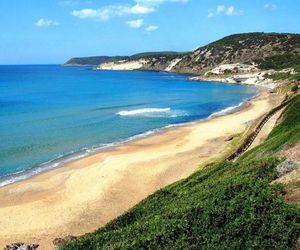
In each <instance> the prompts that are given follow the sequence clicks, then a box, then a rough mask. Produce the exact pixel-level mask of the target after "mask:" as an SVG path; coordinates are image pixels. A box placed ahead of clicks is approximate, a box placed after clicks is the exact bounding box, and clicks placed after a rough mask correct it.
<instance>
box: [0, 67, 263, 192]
mask: <svg viewBox="0 0 300 250" xmlns="http://www.w3.org/2000/svg"><path fill="white" fill-rule="evenodd" d="M256 93H257V90H256V88H253V87H249V86H241V85H226V84H220V83H207V82H201V83H199V82H193V81H189V80H188V79H187V76H184V75H178V74H169V73H160V72H141V71H132V72H126V71H93V70H91V69H90V68H87V67H61V66H57V65H47V66H46V65H43V66H36V65H35V66H0V186H1V185H4V184H8V183H10V182H12V181H15V180H18V179H23V178H25V177H28V176H31V175H32V174H34V173H37V172H40V171H42V170H45V169H49V168H53V167H56V166H59V165H60V164H62V163H64V162H67V161H69V160H71V159H73V158H76V157H77V158H79V157H82V156H83V155H86V154H88V153H89V152H91V151H93V149H98V148H99V147H103V146H106V145H113V144H112V143H117V142H121V141H124V140H128V139H130V138H135V136H136V135H140V136H142V135H143V134H145V133H146V134H147V132H148V131H152V130H155V129H159V128H162V127H165V126H168V125H172V124H179V123H185V122H190V121H195V120H198V119H204V118H207V117H209V116H210V115H211V114H213V113H215V112H219V111H222V110H224V109H226V108H228V107H233V106H237V105H239V104H240V103H241V102H243V101H245V100H246V99H249V98H251V97H252V96H254V95H255V94H256ZM148 133H149V132H148ZM66 155H67V156H68V157H63V158H61V157H62V156H66ZM55 159H56V160H55ZM53 160H54V161H53Z"/></svg>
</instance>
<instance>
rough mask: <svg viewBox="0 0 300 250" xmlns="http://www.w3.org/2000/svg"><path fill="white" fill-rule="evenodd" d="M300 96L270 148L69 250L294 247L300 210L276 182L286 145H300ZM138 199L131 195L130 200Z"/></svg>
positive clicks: (198, 179)
mask: <svg viewBox="0 0 300 250" xmlns="http://www.w3.org/2000/svg"><path fill="white" fill-rule="evenodd" d="M299 110H300V97H299V96H298V97H296V98H295V99H294V100H293V102H292V103H291V104H290V105H289V107H288V108H287V109H286V111H285V112H284V113H283V116H282V122H281V124H280V125H278V126H277V127H276V128H275V129H274V130H273V131H272V133H271V134H270V136H269V137H268V139H267V140H266V142H265V143H263V144H262V145H260V146H258V147H256V148H254V149H253V150H251V151H249V152H248V153H247V154H245V155H244V156H243V157H242V158H240V159H239V160H238V161H236V162H234V163H232V162H227V161H225V162H222V163H220V164H217V165H215V166H213V167H211V168H208V169H205V170H201V171H198V172H197V173H195V174H193V175H192V176H191V177H189V178H187V179H185V180H183V181H179V182H177V183H175V184H173V185H171V186H168V187H166V188H164V189H162V190H160V191H158V192H156V193H154V194H153V195H151V196H150V197H148V198H147V199H145V200H144V201H143V202H141V203H140V204H138V205H137V206H135V207H134V208H133V209H131V210H130V211H129V212H127V213H126V214H124V215H122V216H120V217H119V218H117V219H115V220H113V221H112V222H110V223H109V224H108V225H107V226H105V227H104V228H101V229H99V230H97V231H96V232H94V233H91V234H89V235H86V236H84V237H82V238H80V239H78V240H76V241H73V242H71V243H69V244H67V245H65V246H62V247H61V249H64V250H71V249H293V248H295V244H296V240H297V238H298V236H299V233H300V225H299V224H300V211H299V208H297V207H296V206H294V205H291V204H287V203H286V202H285V201H284V200H283V198H282V196H281V194H282V192H283V187H282V186H280V185H278V184H276V185H271V184H270V182H271V181H272V180H273V179H274V178H275V177H276V171H275V168H276V166H277V164H278V163H279V162H280V161H281V160H282V159H280V158H278V157H276V152H278V151H279V150H280V149H282V148H283V147H285V146H287V145H289V144H292V143H294V142H296V141H298V140H299V139H300V112H299ZM128 195H130V194H128Z"/></svg>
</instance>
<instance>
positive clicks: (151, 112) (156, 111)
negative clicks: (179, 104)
mask: <svg viewBox="0 0 300 250" xmlns="http://www.w3.org/2000/svg"><path fill="white" fill-rule="evenodd" d="M117 115H119V116H140V117H178V116H186V115H187V113H186V112H184V111H180V110H172V109H171V108H142V109H133V110H122V111H120V112H118V113H117Z"/></svg>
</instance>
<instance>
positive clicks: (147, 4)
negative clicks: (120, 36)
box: [66, 0, 189, 21]
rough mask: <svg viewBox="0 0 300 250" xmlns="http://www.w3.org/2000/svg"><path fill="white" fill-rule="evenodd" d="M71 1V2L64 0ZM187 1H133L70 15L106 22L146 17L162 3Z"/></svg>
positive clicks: (74, 12)
mask: <svg viewBox="0 0 300 250" xmlns="http://www.w3.org/2000/svg"><path fill="white" fill-rule="evenodd" d="M66 1H71V2H72V0H66ZM188 1H189V0H133V4H119V5H108V6H104V7H102V8H99V9H81V10H73V11H72V12H71V15H73V16H75V17H78V18H81V19H88V18H89V19H94V20H99V21H106V20H109V19H110V18H112V17H117V16H124V15H146V14H150V13H153V12H155V11H156V10H157V8H158V7H159V5H161V4H163V3H187V2H188Z"/></svg>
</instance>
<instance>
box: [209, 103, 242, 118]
mask: <svg viewBox="0 0 300 250" xmlns="http://www.w3.org/2000/svg"><path fill="white" fill-rule="evenodd" d="M243 104H244V102H241V103H239V104H238V105H235V106H231V107H228V108H225V109H222V110H220V111H217V112H215V113H212V114H211V115H210V116H209V117H208V118H207V119H210V118H212V117H216V116H221V115H225V114H229V113H232V112H234V111H236V110H238V109H240V108H241V107H242V105H243Z"/></svg>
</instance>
